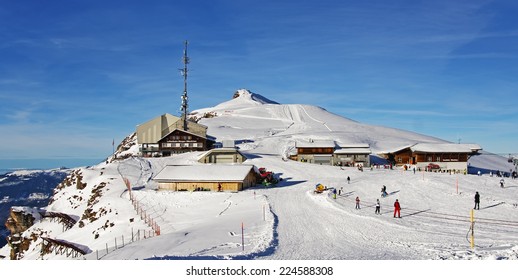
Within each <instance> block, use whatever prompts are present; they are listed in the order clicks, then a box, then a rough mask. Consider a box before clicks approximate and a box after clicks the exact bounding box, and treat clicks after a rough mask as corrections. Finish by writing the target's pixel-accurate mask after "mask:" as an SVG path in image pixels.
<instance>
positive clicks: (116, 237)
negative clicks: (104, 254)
mask: <svg viewBox="0 0 518 280" xmlns="http://www.w3.org/2000/svg"><path fill="white" fill-rule="evenodd" d="M117 249H119V248H117V237H115V250H117Z"/></svg>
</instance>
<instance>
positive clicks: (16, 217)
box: [5, 207, 40, 260]
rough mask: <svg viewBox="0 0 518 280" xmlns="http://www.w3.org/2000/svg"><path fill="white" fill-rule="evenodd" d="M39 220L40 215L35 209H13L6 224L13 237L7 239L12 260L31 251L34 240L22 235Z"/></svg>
mask: <svg viewBox="0 0 518 280" xmlns="http://www.w3.org/2000/svg"><path fill="white" fill-rule="evenodd" d="M37 218H38V220H39V218H40V214H39V213H38V210H37V209H35V208H29V207H13V208H11V211H10V213H9V217H8V218H7V221H6V222H5V227H6V228H7V229H8V230H9V231H11V235H10V236H9V237H7V243H8V244H9V246H10V247H11V254H10V259H11V260H17V259H20V257H21V256H22V255H23V252H25V251H27V250H28V249H29V246H30V245H31V242H32V241H34V238H32V237H31V238H26V237H23V236H22V233H23V232H24V231H26V230H27V229H28V228H30V227H31V226H32V225H34V223H35V221H36V220H37Z"/></svg>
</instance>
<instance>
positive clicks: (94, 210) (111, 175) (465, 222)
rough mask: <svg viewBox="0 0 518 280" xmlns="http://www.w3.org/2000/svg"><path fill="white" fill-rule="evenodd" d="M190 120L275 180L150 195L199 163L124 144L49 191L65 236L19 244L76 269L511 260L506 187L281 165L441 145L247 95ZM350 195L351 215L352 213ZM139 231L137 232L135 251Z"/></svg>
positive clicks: (511, 216) (491, 181) (516, 225)
mask: <svg viewBox="0 0 518 280" xmlns="http://www.w3.org/2000/svg"><path fill="white" fill-rule="evenodd" d="M192 116H193V117H194V116H196V117H197V118H199V119H200V122H201V123H202V124H204V125H207V126H208V133H209V134H210V135H212V136H215V137H217V140H218V141H221V140H224V139H232V140H237V143H238V145H239V147H240V150H241V152H243V153H244V154H246V155H247V156H248V158H249V159H248V160H247V161H246V162H245V163H246V164H254V165H256V166H257V167H266V168H267V169H268V170H272V171H274V172H275V173H276V174H279V175H280V176H281V177H282V178H283V181H282V182H280V183H279V184H278V185H277V186H275V187H269V188H264V187H259V186H258V187H256V188H251V189H247V190H245V191H243V192H239V193H209V192H193V193H189V192H177V193H173V192H165V191H156V188H157V186H156V183H154V182H153V181H152V180H151V178H153V176H155V175H156V174H158V172H159V171H160V170H162V168H163V167H164V166H166V165H171V164H199V163H197V158H198V156H199V155H200V153H187V154H182V155H175V156H173V157H169V158H150V159H143V158H138V157H131V155H132V154H134V153H135V152H136V150H137V149H136V148H135V147H136V146H135V144H136V143H135V136H134V135H132V137H129V138H128V139H127V140H126V141H125V142H124V143H126V144H125V145H121V148H120V149H119V150H118V152H117V154H116V156H117V157H118V158H119V159H117V160H113V159H112V158H110V159H109V161H108V162H104V163H100V164H98V165H96V166H92V167H90V168H81V169H78V170H77V171H76V172H75V173H74V174H76V175H71V176H72V177H73V176H75V177H73V178H72V177H71V178H70V181H71V182H72V183H71V184H70V185H66V186H62V187H61V188H58V189H57V190H56V193H55V195H54V201H53V202H52V203H51V204H49V206H48V207H47V210H49V211H50V210H51V211H56V212H64V213H67V214H69V215H72V216H74V217H76V218H77V220H78V222H77V223H76V224H75V225H74V226H73V227H72V228H71V229H68V230H66V231H63V229H62V227H61V226H59V225H57V224H56V223H55V222H52V221H49V220H46V219H42V220H41V221H40V222H38V223H37V224H36V225H34V226H33V227H32V228H31V229H29V230H28V231H27V232H25V233H24V235H25V236H30V234H31V233H35V232H37V233H39V234H41V235H47V236H51V237H52V238H56V239H60V240H66V241H68V242H73V243H76V244H81V245H83V246H86V247H87V248H88V250H89V252H91V253H90V254H88V255H86V256H84V257H81V258H86V259H97V258H101V259H265V260H286V259H290V260H293V259H295V260H314V259H316V260H330V259H334V260H343V259H347V260H360V259H372V260H378V259H381V260H387V259H390V260H397V259H412V260H421V259H513V260H516V259H518V200H517V198H518V182H516V181H513V180H512V179H505V180H506V184H505V188H500V187H499V183H498V182H499V180H500V178H497V177H490V176H489V175H483V176H475V175H460V174H453V175H450V174H444V173H419V172H417V173H415V174H414V173H413V172H411V171H403V170H400V169H395V170H386V169H373V170H370V169H368V168H366V169H365V171H364V172H360V171H358V170H357V169H354V168H340V167H332V166H320V165H312V164H307V163H300V162H293V161H285V160H283V158H285V156H286V155H287V154H289V152H290V151H291V150H292V149H293V147H294V143H295V141H297V140H307V139H315V140H316V139H323V140H324V139H325V140H327V139H331V140H335V141H337V142H339V143H362V142H367V143H369V144H370V145H371V148H372V150H373V152H376V151H381V150H387V149H392V148H396V147H401V146H404V145H408V144H413V143H416V142H430V143H442V142H445V141H443V140H440V139H437V138H434V137H430V136H425V135H420V134H416V133H413V132H408V131H402V130H398V129H392V128H385V127H377V126H370V125H366V124H361V123H358V122H355V121H353V120H349V119H346V118H343V117H340V116H338V115H335V114H332V113H329V112H327V111H326V110H324V109H322V108H319V107H315V106H310V105H299V104H290V105H282V104H276V103H275V102H272V101H270V100H268V99H267V98H264V97H261V96H259V95H257V94H254V93H251V92H249V91H246V90H240V91H238V92H237V94H236V98H234V99H232V100H230V101H227V102H224V103H222V104H219V105H217V106H215V107H213V108H206V109H200V110H197V111H196V112H194V113H193V115H192ZM122 156H124V157H127V158H125V159H120V158H121V157H122ZM486 159H489V160H486ZM112 160H113V161H112ZM472 164H476V165H477V166H478V167H479V168H485V167H486V168H487V169H488V170H493V169H495V168H499V169H501V170H505V169H503V168H508V167H509V166H508V165H506V159H505V158H502V157H497V156H494V155H482V156H479V157H477V158H474V159H473V163H472ZM78 176H80V177H82V179H81V182H82V183H86V186H84V188H83V189H78V188H77V184H76V182H77V177H78ZM348 176H349V177H351V179H352V180H351V183H350V184H347V181H346V178H347V177H348ZM123 178H127V180H128V181H129V182H130V183H131V187H132V194H133V195H134V197H135V198H136V201H138V205H139V207H140V208H139V209H143V210H144V211H145V213H146V215H147V216H148V217H151V218H152V219H153V221H154V222H156V223H157V224H158V225H159V226H160V229H161V234H160V236H155V237H149V236H146V238H143V234H145V232H147V235H151V236H152V235H153V234H149V232H150V231H151V227H150V226H149V225H148V224H146V223H145V222H144V220H145V219H143V218H141V215H140V216H139V215H137V212H136V210H135V207H134V206H133V205H132V203H131V201H130V199H129V192H128V190H127V188H126V186H125V183H124V180H123ZM317 183H322V184H324V185H325V186H327V187H329V188H337V189H338V190H340V191H341V194H340V195H339V196H338V197H337V199H333V198H332V197H331V195H330V191H326V192H325V193H323V194H314V192H313V189H314V186H315V185H316V184H317ZM101 185H102V186H104V187H102V188H100V186H101ZM383 185H386V186H387V187H388V192H389V193H390V195H389V196H388V197H386V198H381V197H380V195H379V194H380V192H379V191H380V188H381V186H383ZM476 191H478V192H479V193H480V194H481V197H482V199H481V209H480V210H477V211H476V212H475V219H476V224H475V229H476V230H475V233H476V236H475V245H476V246H475V248H474V249H471V248H470V243H469V242H468V238H467V236H468V232H469V229H470V226H471V224H470V222H469V215H470V210H471V209H472V207H473V196H474V194H475V192H476ZM357 196H358V197H360V199H361V201H362V202H361V205H362V209H360V210H355V209H354V198H356V197H357ZM376 199H380V201H381V205H382V210H381V214H382V215H375V214H374V207H373V205H374V203H375V202H376ZM395 199H399V201H400V202H401V205H402V207H403V209H402V218H401V219H397V218H393V217H392V205H393V203H394V201H395ZM85 213H87V214H88V215H85ZM241 225H243V227H241ZM241 230H243V233H244V235H242V234H241ZM137 232H139V234H140V232H142V234H140V235H139V236H137V237H138V239H139V240H136V239H137V237H136V236H135V233H137ZM131 236H133V240H132V238H131ZM122 240H124V241H122ZM243 244H244V247H242V246H243ZM40 248H41V244H40V243H38V241H36V242H34V243H33V244H32V245H31V247H30V249H29V250H28V251H27V252H26V253H25V254H24V259H62V258H66V257H65V256H63V255H56V254H54V253H51V254H46V255H44V256H41V255H40V254H39V250H40ZM0 255H4V256H6V255H8V248H6V247H4V248H2V249H0Z"/></svg>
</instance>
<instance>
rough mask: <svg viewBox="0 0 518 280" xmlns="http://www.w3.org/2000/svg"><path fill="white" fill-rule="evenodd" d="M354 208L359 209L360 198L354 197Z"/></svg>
mask: <svg viewBox="0 0 518 280" xmlns="http://www.w3.org/2000/svg"><path fill="white" fill-rule="evenodd" d="M356 209H360V198H359V197H358V196H357V197H356Z"/></svg>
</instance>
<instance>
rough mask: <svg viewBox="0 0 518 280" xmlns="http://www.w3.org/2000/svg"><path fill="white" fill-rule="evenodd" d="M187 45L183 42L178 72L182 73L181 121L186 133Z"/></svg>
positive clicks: (186, 42)
mask: <svg viewBox="0 0 518 280" xmlns="http://www.w3.org/2000/svg"><path fill="white" fill-rule="evenodd" d="M188 44H189V42H188V41H187V40H185V48H184V50H183V58H182V61H183V69H180V71H181V72H182V76H183V95H182V108H181V110H182V119H183V130H184V131H187V108H188V106H187V100H188V98H187V73H188V69H187V64H189V57H188V56H187V45H188Z"/></svg>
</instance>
